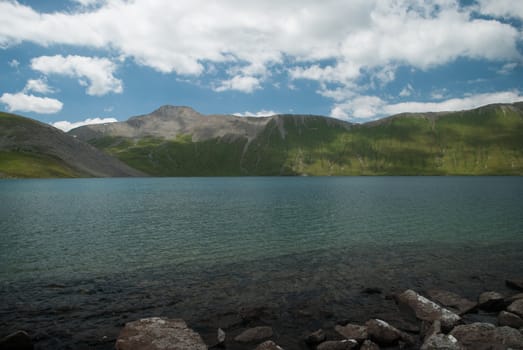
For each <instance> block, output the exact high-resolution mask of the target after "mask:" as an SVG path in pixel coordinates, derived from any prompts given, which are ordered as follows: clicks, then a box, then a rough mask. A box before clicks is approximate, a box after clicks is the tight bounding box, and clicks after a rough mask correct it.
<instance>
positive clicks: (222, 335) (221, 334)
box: [216, 328, 227, 344]
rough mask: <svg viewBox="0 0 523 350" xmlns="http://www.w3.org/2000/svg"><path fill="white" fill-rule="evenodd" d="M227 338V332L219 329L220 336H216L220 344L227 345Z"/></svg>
mask: <svg viewBox="0 0 523 350" xmlns="http://www.w3.org/2000/svg"><path fill="white" fill-rule="evenodd" d="M226 337H227V334H225V331H224V330H223V329H221V328H218V334H217V335H216V340H218V344H223V343H225V338H226Z"/></svg>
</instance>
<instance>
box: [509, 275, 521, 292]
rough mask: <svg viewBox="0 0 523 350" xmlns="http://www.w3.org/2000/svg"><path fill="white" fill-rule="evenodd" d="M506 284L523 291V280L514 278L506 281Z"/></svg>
mask: <svg viewBox="0 0 523 350" xmlns="http://www.w3.org/2000/svg"><path fill="white" fill-rule="evenodd" d="M505 284H506V285H507V286H509V287H510V288H514V289H518V290H523V278H512V279H508V280H506V281H505Z"/></svg>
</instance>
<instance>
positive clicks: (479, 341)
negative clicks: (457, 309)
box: [450, 323, 523, 350]
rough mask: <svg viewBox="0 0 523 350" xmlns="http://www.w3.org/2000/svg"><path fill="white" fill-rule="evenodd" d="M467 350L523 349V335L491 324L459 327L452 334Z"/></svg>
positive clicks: (508, 328)
mask: <svg viewBox="0 0 523 350" xmlns="http://www.w3.org/2000/svg"><path fill="white" fill-rule="evenodd" d="M450 334H451V335H452V336H454V337H455V338H456V339H458V341H459V342H460V343H461V344H462V345H463V346H465V347H466V348H467V349H474V350H487V349H488V350H492V349H495V350H498V349H500V350H501V349H507V347H509V348H514V349H521V348H523V334H521V332H519V331H518V330H517V329H514V328H510V327H496V326H494V325H492V324H490V323H472V324H468V325H460V326H457V327H456V328H454V329H453V330H452V332H450Z"/></svg>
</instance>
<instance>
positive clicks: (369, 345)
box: [360, 339, 380, 350]
mask: <svg viewBox="0 0 523 350" xmlns="http://www.w3.org/2000/svg"><path fill="white" fill-rule="evenodd" d="M360 350H380V347H379V345H378V344H376V343H374V342H373V341H372V340H368V339H367V340H365V341H364V342H363V344H361V347H360Z"/></svg>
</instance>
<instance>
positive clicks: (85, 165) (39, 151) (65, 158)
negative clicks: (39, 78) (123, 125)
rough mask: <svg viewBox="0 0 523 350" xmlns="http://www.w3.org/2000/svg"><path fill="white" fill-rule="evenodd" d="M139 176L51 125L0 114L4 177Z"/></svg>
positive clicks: (0, 172)
mask: <svg viewBox="0 0 523 350" xmlns="http://www.w3.org/2000/svg"><path fill="white" fill-rule="evenodd" d="M139 174H140V172H138V171H136V170H134V169H131V168H129V167H128V166H127V165H125V164H123V163H122V162H120V161H119V160H117V159H114V158H112V157H110V156H108V155H107V154H105V153H103V152H101V151H99V150H98V149H96V148H94V147H92V146H90V145H88V144H86V143H84V142H82V141H79V140H76V139H75V138H74V137H72V136H70V135H67V134H65V133H63V132H62V131H60V130H58V129H56V128H54V127H52V126H50V125H47V124H43V123H40V122H37V121H35V120H32V119H28V118H24V117H21V116H17V115H14V114H8V113H1V112H0V178H2V177H14V178H19V177H30V178H54V177H92V176H133V175H139Z"/></svg>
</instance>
